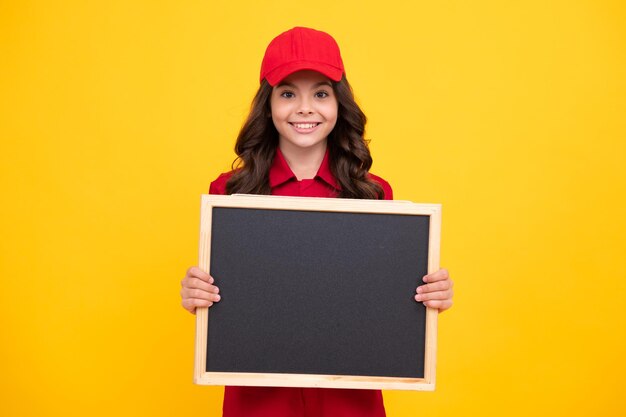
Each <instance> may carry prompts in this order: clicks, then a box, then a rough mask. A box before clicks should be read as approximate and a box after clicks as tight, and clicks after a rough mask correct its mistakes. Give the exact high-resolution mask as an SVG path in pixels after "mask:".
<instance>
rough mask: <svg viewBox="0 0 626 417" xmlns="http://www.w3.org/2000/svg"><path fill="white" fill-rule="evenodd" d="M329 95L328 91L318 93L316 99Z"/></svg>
mask: <svg viewBox="0 0 626 417" xmlns="http://www.w3.org/2000/svg"><path fill="white" fill-rule="evenodd" d="M329 95H330V94H328V93H327V92H326V91H318V92H317V93H315V97H316V98H326V97H328V96H329Z"/></svg>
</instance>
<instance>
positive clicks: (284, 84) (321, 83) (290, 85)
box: [276, 81, 333, 89]
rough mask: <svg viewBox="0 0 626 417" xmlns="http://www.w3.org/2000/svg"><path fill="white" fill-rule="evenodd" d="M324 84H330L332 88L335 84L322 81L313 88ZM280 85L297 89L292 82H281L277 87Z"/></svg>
mask: <svg viewBox="0 0 626 417" xmlns="http://www.w3.org/2000/svg"><path fill="white" fill-rule="evenodd" d="M323 85H325V86H328V87H331V88H332V86H333V85H332V84H331V83H330V82H329V81H321V82H319V83H317V84H315V85H314V86H313V88H318V87H321V86H323ZM279 87H291V88H293V89H295V88H296V86H295V85H293V84H291V83H283V82H281V83H280V84H278V85H277V86H276V88H279Z"/></svg>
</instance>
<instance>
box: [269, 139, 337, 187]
mask: <svg viewBox="0 0 626 417" xmlns="http://www.w3.org/2000/svg"><path fill="white" fill-rule="evenodd" d="M315 177H316V178H320V179H321V180H322V181H324V182H325V183H327V184H328V185H330V186H331V187H333V188H334V189H336V190H337V191H339V190H341V187H340V186H339V183H338V182H337V179H336V178H335V176H334V175H333V173H332V172H331V171H330V162H329V155H328V148H326V153H325V154H324V159H322V163H321V165H320V167H319V169H318V170H317V174H316V175H315ZM292 178H296V174H294V173H293V171H292V170H291V168H289V165H288V164H287V161H286V160H285V156H284V155H283V153H282V152H281V151H280V148H279V147H276V155H275V156H274V161H273V162H272V166H271V167H270V173H269V182H270V187H271V188H274V187H277V186H279V185H281V184H283V183H285V182H287V181H289V180H291V179H292Z"/></svg>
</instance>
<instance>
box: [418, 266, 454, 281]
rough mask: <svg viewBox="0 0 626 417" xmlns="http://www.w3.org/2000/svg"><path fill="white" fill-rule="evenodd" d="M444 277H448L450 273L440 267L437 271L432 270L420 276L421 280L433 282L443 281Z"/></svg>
mask: <svg viewBox="0 0 626 417" xmlns="http://www.w3.org/2000/svg"><path fill="white" fill-rule="evenodd" d="M446 279H450V274H449V273H448V270H447V269H445V268H442V269H440V270H439V271H437V272H433V273H432V274H428V275H425V276H424V278H422V281H424V282H435V281H443V280H446Z"/></svg>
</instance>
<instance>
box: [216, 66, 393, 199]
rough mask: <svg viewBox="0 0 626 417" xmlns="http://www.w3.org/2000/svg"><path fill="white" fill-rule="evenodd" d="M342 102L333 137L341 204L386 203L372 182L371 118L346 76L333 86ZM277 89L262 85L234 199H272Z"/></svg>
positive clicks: (239, 146) (239, 147)
mask: <svg viewBox="0 0 626 417" xmlns="http://www.w3.org/2000/svg"><path fill="white" fill-rule="evenodd" d="M332 86H333V91H334V93H335V97H336V98H337V102H338V104H339V105H338V110H337V123H336V124H335V127H334V129H333V130H332V131H331V132H330V134H329V135H328V145H327V146H328V155H329V165H330V170H331V172H332V173H333V175H334V176H335V178H336V179H337V182H338V183H339V185H340V188H341V191H340V192H339V194H338V195H337V197H340V198H361V199H383V198H384V191H383V189H382V187H381V186H380V185H379V184H378V183H377V182H375V181H374V180H372V179H370V178H369V176H368V172H369V169H370V168H371V166H372V156H371V154H370V151H369V148H368V141H366V140H365V139H364V137H363V134H364V133H365V123H366V122H367V118H366V117H365V114H364V113H363V111H361V109H360V107H359V106H358V104H356V102H355V101H354V94H353V93H352V88H351V87H350V84H349V83H348V80H347V79H346V77H345V76H344V77H343V78H342V79H341V80H340V81H339V82H334V81H333V82H332ZM271 95H272V86H271V85H270V84H269V83H268V82H267V81H266V80H263V81H262V82H261V86H260V87H259V90H258V91H257V93H256V95H255V96H254V99H253V100H252V106H251V109H250V114H249V115H248V118H247V119H246V121H245V123H244V124H243V126H242V128H241V131H240V132H239V136H238V137H237V142H236V143H235V153H236V154H237V158H236V159H235V161H233V166H232V167H233V171H234V172H233V175H232V176H231V178H230V179H229V180H228V182H227V183H226V192H227V193H228V194H234V193H241V194H270V192H271V189H270V185H269V171H270V167H271V166H272V161H273V160H274V156H275V154H276V148H277V147H278V131H277V130H276V127H275V126H274V123H273V121H272V116H271V115H272V110H271V107H270V98H271Z"/></svg>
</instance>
